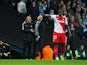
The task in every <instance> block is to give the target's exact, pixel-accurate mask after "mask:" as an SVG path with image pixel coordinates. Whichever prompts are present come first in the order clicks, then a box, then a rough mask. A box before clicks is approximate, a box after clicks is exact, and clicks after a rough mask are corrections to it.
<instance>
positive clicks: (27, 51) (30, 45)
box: [23, 40, 33, 59]
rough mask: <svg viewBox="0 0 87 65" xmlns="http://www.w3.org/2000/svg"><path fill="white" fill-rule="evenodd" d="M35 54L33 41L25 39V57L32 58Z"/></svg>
mask: <svg viewBox="0 0 87 65" xmlns="http://www.w3.org/2000/svg"><path fill="white" fill-rule="evenodd" d="M32 54H33V43H32V41H28V40H24V41H23V59H25V58H28V59H31V58H32V56H33V55H32Z"/></svg>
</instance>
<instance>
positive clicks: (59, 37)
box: [53, 32, 67, 44]
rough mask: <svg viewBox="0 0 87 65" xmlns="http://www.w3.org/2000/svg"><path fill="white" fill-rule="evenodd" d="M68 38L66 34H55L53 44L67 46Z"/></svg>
mask: <svg viewBox="0 0 87 65" xmlns="http://www.w3.org/2000/svg"><path fill="white" fill-rule="evenodd" d="M66 41H67V37H66V34H65V33H56V32H53V43H60V44H66Z"/></svg>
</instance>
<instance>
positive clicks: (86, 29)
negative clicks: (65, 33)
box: [78, 19, 87, 38]
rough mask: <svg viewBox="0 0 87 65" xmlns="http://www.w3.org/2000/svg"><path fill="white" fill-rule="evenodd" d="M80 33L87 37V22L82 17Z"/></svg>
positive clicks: (81, 35) (82, 36)
mask: <svg viewBox="0 0 87 65" xmlns="http://www.w3.org/2000/svg"><path fill="white" fill-rule="evenodd" d="M78 34H79V36H80V37H81V38H86V37H87V27H86V25H85V23H84V22H82V19H80V20H79V28H78Z"/></svg>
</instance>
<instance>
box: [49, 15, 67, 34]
mask: <svg viewBox="0 0 87 65" xmlns="http://www.w3.org/2000/svg"><path fill="white" fill-rule="evenodd" d="M50 16H51V17H52V18H53V19H54V32H57V33H65V25H68V22H67V18H66V17H65V16H59V15H50Z"/></svg>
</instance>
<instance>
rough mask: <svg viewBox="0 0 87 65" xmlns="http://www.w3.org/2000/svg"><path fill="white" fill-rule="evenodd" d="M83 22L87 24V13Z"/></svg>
mask: <svg viewBox="0 0 87 65" xmlns="http://www.w3.org/2000/svg"><path fill="white" fill-rule="evenodd" d="M83 22H84V24H85V25H87V15H86V16H85V18H84V19H83Z"/></svg>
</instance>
